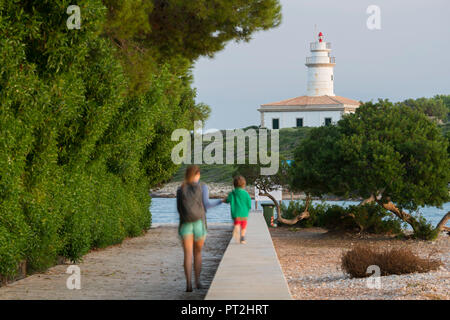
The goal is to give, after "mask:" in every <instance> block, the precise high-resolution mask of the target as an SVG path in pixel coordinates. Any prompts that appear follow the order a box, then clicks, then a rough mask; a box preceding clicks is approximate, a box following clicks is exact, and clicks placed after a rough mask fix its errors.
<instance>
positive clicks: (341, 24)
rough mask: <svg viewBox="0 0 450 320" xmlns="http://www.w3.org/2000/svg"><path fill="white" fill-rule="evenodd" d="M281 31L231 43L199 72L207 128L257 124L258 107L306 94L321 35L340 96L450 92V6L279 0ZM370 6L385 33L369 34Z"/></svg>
mask: <svg viewBox="0 0 450 320" xmlns="http://www.w3.org/2000/svg"><path fill="white" fill-rule="evenodd" d="M281 3H282V5H283V21H282V24H281V26H280V27H278V28H276V29H272V30H269V31H266V32H260V33H258V34H256V35H255V36H254V39H253V40H252V41H251V42H250V43H230V44H229V45H228V46H227V47H226V48H225V50H223V51H222V52H220V53H218V54H217V55H216V56H215V57H214V58H213V59H208V58H202V59H200V60H199V61H198V62H197V63H196V67H195V70H194V77H195V84H194V85H195V87H196V88H197V90H198V98H197V100H198V101H199V102H204V103H206V104H208V105H210V106H211V109H212V113H211V116H210V119H209V120H208V122H207V123H206V126H205V127H206V128H207V129H211V128H217V129H228V128H240V127H245V126H249V125H258V124H259V121H260V116H259V112H258V111H257V108H258V107H259V105H261V104H264V103H268V102H274V101H279V100H283V99H288V98H293V97H297V96H301V95H304V94H305V93H306V69H307V68H306V66H305V65H304V63H305V58H306V56H308V55H309V43H310V42H312V41H315V38H316V34H315V32H314V25H317V33H318V32H319V31H322V32H323V33H324V35H325V41H329V42H331V43H332V53H331V55H332V56H335V57H336V67H335V87H334V89H335V94H336V95H339V96H344V97H347V98H352V99H356V100H362V101H369V100H374V101H376V100H377V99H378V98H389V99H390V100H392V101H399V100H403V99H406V98H410V97H411V98H417V97H423V96H426V97H429V96H433V95H435V94H439V93H442V94H450V1H449V0H371V1H366V0H342V1H336V0H314V1H312V0H281ZM369 5H378V6H379V7H380V9H381V30H369V29H368V28H367V26H366V21H367V19H368V17H369V15H368V14H367V13H366V10H367V7H368V6H369Z"/></svg>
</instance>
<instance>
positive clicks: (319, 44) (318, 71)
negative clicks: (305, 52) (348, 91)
mask: <svg viewBox="0 0 450 320" xmlns="http://www.w3.org/2000/svg"><path fill="white" fill-rule="evenodd" d="M310 50H311V56H310V57H307V58H306V66H307V67H308V85H307V91H306V95H307V96H310V97H317V96H334V66H335V65H336V63H335V58H334V57H331V56H330V52H331V43H329V42H325V41H323V33H322V32H320V33H319V38H318V41H316V42H311V44H310Z"/></svg>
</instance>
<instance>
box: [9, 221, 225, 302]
mask: <svg viewBox="0 0 450 320" xmlns="http://www.w3.org/2000/svg"><path fill="white" fill-rule="evenodd" d="M230 228H231V227H219V226H209V234H208V238H207V240H206V244H205V250H204V254H203V273H202V275H203V277H202V278H203V279H202V280H203V283H204V284H205V285H206V289H203V290H194V292H192V293H186V292H184V290H185V287H186V283H185V280H184V271H183V266H182V263H183V250H182V247H181V243H180V240H179V239H178V236H177V228H176V227H158V228H154V229H150V231H149V232H148V233H146V234H145V235H144V236H142V237H138V238H133V239H127V240H125V241H124V242H123V243H122V244H120V245H116V246H112V247H108V248H106V249H101V250H95V251H92V252H90V253H89V254H87V255H86V256H85V257H84V259H83V262H82V263H79V264H78V266H79V267H80V270H81V289H80V290H69V289H67V286H66V281H67V278H68V277H69V276H70V275H69V274H66V270H67V267H68V266H69V265H57V266H55V267H53V268H50V269H49V270H48V271H46V272H44V273H41V274H34V275H32V276H29V277H27V278H25V279H23V280H20V281H16V282H14V283H12V284H8V285H7V286H4V287H0V299H169V300H175V299H194V300H198V299H203V298H204V297H205V295H206V293H207V288H208V287H209V284H210V283H211V280H212V278H213V277H214V274H215V272H216V270H217V266H218V265H219V263H220V260H221V258H222V255H223V252H224V251H225V248H226V246H227V244H228V241H229V239H230V236H231V230H230Z"/></svg>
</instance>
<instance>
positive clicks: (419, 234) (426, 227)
mask: <svg viewBox="0 0 450 320" xmlns="http://www.w3.org/2000/svg"><path fill="white" fill-rule="evenodd" d="M438 235H439V230H437V229H436V228H434V227H433V225H432V224H431V223H429V222H428V221H427V220H426V219H425V218H424V217H423V216H421V215H419V216H418V217H416V228H415V230H414V233H413V237H414V238H416V239H421V240H434V239H436V238H437V237H438Z"/></svg>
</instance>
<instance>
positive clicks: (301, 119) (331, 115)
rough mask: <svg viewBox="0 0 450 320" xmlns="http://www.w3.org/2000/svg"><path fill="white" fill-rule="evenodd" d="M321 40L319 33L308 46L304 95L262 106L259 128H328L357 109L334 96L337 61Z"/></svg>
mask: <svg viewBox="0 0 450 320" xmlns="http://www.w3.org/2000/svg"><path fill="white" fill-rule="evenodd" d="M324 39H325V37H324V34H323V33H322V32H320V33H319V34H318V35H317V39H316V41H315V42H312V43H310V46H309V49H310V55H309V56H308V57H306V63H305V65H306V67H307V83H306V95H303V96H300V97H296V98H291V99H286V100H282V101H278V102H271V103H266V104H263V105H261V106H260V108H259V109H258V111H259V112H260V114H261V127H262V128H269V129H275V130H276V129H282V128H292V127H320V126H329V125H333V124H335V123H336V122H338V121H339V120H340V119H342V117H343V116H344V115H345V114H348V113H353V112H355V111H356V109H357V108H358V107H359V106H360V102H359V101H356V100H353V99H349V98H344V97H341V96H336V95H335V94H334V67H335V66H336V60H335V58H334V57H332V56H331V43H329V42H326V41H324ZM344 72H345V71H344Z"/></svg>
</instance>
